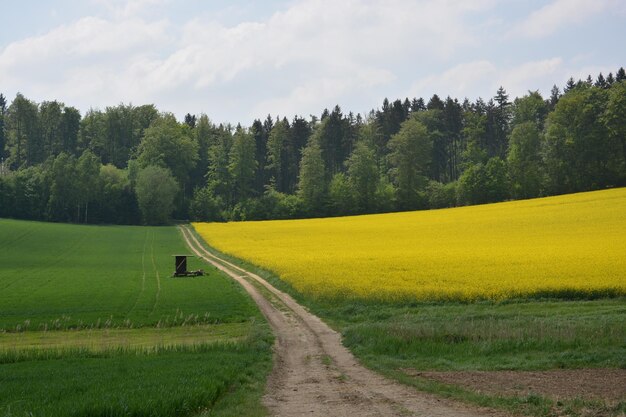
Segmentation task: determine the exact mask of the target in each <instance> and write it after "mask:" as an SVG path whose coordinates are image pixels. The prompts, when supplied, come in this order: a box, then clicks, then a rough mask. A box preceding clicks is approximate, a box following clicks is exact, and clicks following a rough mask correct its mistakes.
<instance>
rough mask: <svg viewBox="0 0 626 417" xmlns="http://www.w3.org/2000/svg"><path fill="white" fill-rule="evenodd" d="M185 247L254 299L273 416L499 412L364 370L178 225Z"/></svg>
mask: <svg viewBox="0 0 626 417" xmlns="http://www.w3.org/2000/svg"><path fill="white" fill-rule="evenodd" d="M181 231H182V233H183V236H184V238H185V240H186V242H187V244H188V245H189V247H190V248H191V250H192V251H193V252H194V253H195V254H196V255H197V256H199V257H201V258H203V259H205V260H206V261H207V262H209V263H211V264H212V265H214V266H215V267H217V268H218V269H220V270H222V271H223V272H225V273H226V274H228V275H229V276H230V277H232V278H233V279H234V280H236V281H237V282H239V283H240V284H241V285H242V286H243V288H244V289H245V290H246V291H247V292H248V293H249V294H250V296H251V297H252V298H253V299H254V301H255V302H256V303H257V305H258V306H259V308H260V309H261V312H262V313H263V314H264V315H265V317H266V318H267V320H268V322H269V323H270V325H271V327H272V330H273V332H274V334H275V336H276V345H275V364H274V369H273V371H272V374H271V375H270V378H269V380H268V385H267V392H266V394H265V397H264V403H265V404H266V406H267V407H268V408H269V410H270V412H271V413H272V414H273V415H275V416H281V417H282V416H284V417H295V416H349V417H369V416H458V417H470V416H472V417H478V416H496V415H503V414H500V413H496V412H494V411H491V410H486V409H479V408H473V407H469V406H467V405H464V404H459V403H455V402H452V401H448V400H445V399H440V398H437V397H436V396H433V395H430V394H425V393H421V392H419V391H416V390H415V389H412V388H410V387H407V386H404V385H401V384H399V383H397V382H395V381H392V380H389V379H387V378H385V377H383V376H381V375H378V374H376V373H374V372H372V371H370V370H369V369H366V368H365V367H363V366H362V365H360V364H359V363H358V361H357V360H356V359H355V358H354V356H353V355H352V354H351V353H350V352H349V351H348V349H346V348H345V347H344V346H343V345H342V344H341V336H340V335H339V333H337V332H336V331H334V330H332V329H331V328H330V327H328V326H327V325H326V324H325V323H324V322H322V321H321V320H320V319H319V318H318V317H317V316H315V315H313V314H311V313H309V312H308V311H307V310H306V309H305V308H304V307H302V306H301V305H300V304H298V303H297V302H296V301H294V299H293V298H292V297H291V296H289V295H288V294H286V293H284V292H282V291H280V290H277V289H276V288H274V287H273V286H272V285H270V284H269V283H268V282H266V281H265V280H264V279H262V278H261V277H259V276H258V275H256V274H253V273H251V272H249V271H246V270H244V269H242V268H240V267H238V266H236V265H234V264H232V263H230V262H227V261H226V260H224V259H221V258H219V257H217V256H215V255H213V254H211V253H210V252H209V251H207V250H206V249H204V247H203V246H202V245H201V244H200V242H199V241H198V239H197V238H196V236H195V235H194V234H193V233H192V232H191V231H190V229H188V228H187V227H181Z"/></svg>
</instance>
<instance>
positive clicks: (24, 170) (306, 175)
mask: <svg viewBox="0 0 626 417" xmlns="http://www.w3.org/2000/svg"><path fill="white" fill-rule="evenodd" d="M624 185H626V74H625V72H624V69H623V68H620V69H619V70H618V71H617V72H616V75H615V76H614V75H613V74H612V73H611V74H609V75H608V76H606V77H604V76H603V75H602V74H599V75H598V76H597V78H595V80H594V79H593V78H592V77H591V76H589V77H588V78H587V79H586V80H579V81H577V82H576V81H575V80H574V79H572V78H570V80H569V81H568V82H567V84H566V85H565V86H563V88H562V91H561V89H559V88H558V87H557V86H554V87H553V89H552V92H551V95H550V97H547V98H544V97H542V96H541V95H540V94H539V93H538V92H536V91H529V92H528V94H527V95H525V96H523V97H519V98H515V99H510V98H509V96H508V95H507V93H506V91H505V90H504V88H502V87H501V88H500V89H499V90H498V91H497V92H496V94H495V96H494V97H493V98H492V99H490V100H488V101H484V100H483V99H478V100H476V101H475V102H470V101H469V100H467V99H465V100H464V101H463V102H459V101H458V100H457V99H453V98H450V97H447V98H446V99H441V98H440V97H438V96H437V95H434V96H432V97H431V98H430V99H429V100H428V101H425V100H424V99H422V98H416V99H413V100H409V99H405V100H396V101H393V102H390V101H388V100H387V99H385V100H384V102H383V103H382V107H381V108H380V109H377V110H372V111H371V112H370V113H369V114H367V115H360V114H357V115H354V114H352V113H348V114H344V113H343V112H342V110H341V109H340V108H339V107H338V106H337V107H335V108H333V109H332V110H328V109H327V110H324V111H323V112H322V114H321V116H320V117H319V118H318V117H316V116H310V117H309V118H308V119H307V118H304V117H300V116H296V117H294V118H293V119H291V120H288V119H287V118H285V117H271V116H267V118H265V119H264V120H255V121H254V122H253V123H252V126H250V127H243V126H241V125H237V126H232V125H224V124H220V125H216V124H214V123H213V122H211V120H210V119H209V117H208V116H207V115H204V114H202V115H199V116H195V115H192V114H187V116H186V117H185V118H184V121H180V122H179V121H177V120H176V118H175V117H174V116H173V115H172V114H168V113H160V112H159V111H158V110H157V108H156V107H155V106H154V105H143V106H138V107H136V106H132V105H119V106H115V107H107V108H106V109H105V110H93V109H92V110H89V111H88V112H87V113H86V114H85V115H81V114H80V112H79V111H78V110H77V109H76V108H74V107H70V106H66V105H65V104H63V103H59V102H57V101H46V102H43V103H35V102H33V101H31V100H29V99H27V98H26V97H24V96H23V95H22V94H17V96H16V97H15V98H14V99H13V101H12V102H11V103H10V104H9V103H8V102H7V100H6V98H5V97H4V96H3V95H2V94H0V217H13V218H20V219H33V220H48V221H62V222H76V223H119V224H138V223H147V224H162V223H167V222H168V221H170V219H171V218H172V217H174V218H177V219H192V220H203V221H230V220H253V219H285V218H296V217H313V216H315V217H318V216H338V215H347V214H361V213H377V212H387V211H398V210H417V209H428V208H441V207H451V206H457V205H468V204H481V203H488V202H496V201H503V200H509V199H522V198H532V197H538V196H546V195H555V194H562V193H571V192H577V191H587V190H594V189H600V188H606V187H615V186H624Z"/></svg>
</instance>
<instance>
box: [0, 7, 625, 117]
mask: <svg viewBox="0 0 626 417" xmlns="http://www.w3.org/2000/svg"><path fill="white" fill-rule="evenodd" d="M0 26H1V27H2V31H0V92H2V93H4V94H5V95H6V96H7V97H8V98H9V99H12V98H13V97H14V96H15V94H16V93H17V92H18V91H19V92H22V93H23V94H24V95H26V96H27V97H28V98H30V99H32V100H35V101H38V102H41V101H44V100H54V99H56V100H59V101H63V102H65V103H66V104H67V105H72V106H76V107H78V108H79V109H80V110H81V111H82V112H83V113H84V112H85V111H87V110H88V109H89V108H90V107H94V108H105V107H106V106H109V105H116V104H118V103H121V102H123V103H132V104H136V105H139V104H145V103H154V104H156V105H157V107H158V108H159V109H160V110H162V111H169V112H173V113H175V114H176V115H177V116H178V117H182V116H183V115H184V114H185V113H187V112H190V113H195V114H199V113H206V114H208V116H209V117H210V118H211V119H212V120H214V121H216V122H232V123H237V122H241V123H242V124H245V125H249V124H250V123H251V122H252V120H253V119H254V118H264V117H265V116H266V115H267V114H272V115H274V116H275V115H281V116H283V115H285V116H288V117H292V116H293V115H295V114H298V115H303V116H305V117H307V116H308V115H310V114H317V115H319V113H320V112H321V111H322V109H324V108H325V107H328V108H330V107H333V106H334V105H335V104H339V105H340V106H341V107H342V108H343V109H344V110H345V111H346V112H347V111H353V112H355V113H357V112H361V113H364V112H367V111H369V110H370V109H372V108H376V107H379V106H380V104H381V102H382V100H383V98H385V97H389V98H398V97H402V98H403V97H409V98H412V97H420V96H421V97H424V98H426V99H427V98H428V97H430V96H431V95H432V94H433V93H437V94H439V95H441V96H444V97H445V96H447V95H451V96H452V97H458V98H459V99H462V98H464V97H468V98H469V99H470V100H474V99H476V98H478V97H483V98H489V97H491V96H492V95H493V94H494V93H495V91H496V89H497V88H498V86H500V85H503V86H504V88H505V89H507V91H508V92H509V93H510V94H511V96H518V95H523V94H524V93H525V92H526V91H527V90H539V91H540V92H541V93H543V94H544V95H545V94H548V92H549V90H550V88H551V87H552V85H553V84H557V85H559V86H562V85H563V84H564V83H565V81H566V80H567V78H569V77H570V76H574V77H576V78H585V77H586V76H587V74H589V73H591V74H593V75H594V76H595V75H596V74H597V73H598V72H603V73H604V74H605V75H606V74H607V73H608V72H610V71H612V72H615V70H617V69H618V68H619V67H620V66H626V48H624V39H626V1H623V0H544V1H540V0H530V1H524V0H411V1H408V0H342V1H336V0H306V1H304V0H301V1H296V0H293V1H278V0H272V1H263V2H261V1H257V2H249V1H248V2H245V1H225V0H224V1H201V0H182V1H180V0H179V1H173V0H132V1H131V0H83V1H79V0H61V1H54V2H52V1H35V0H21V1H20V2H10V3H9V5H4V6H3V10H2V14H1V15H0Z"/></svg>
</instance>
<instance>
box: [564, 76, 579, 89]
mask: <svg viewBox="0 0 626 417" xmlns="http://www.w3.org/2000/svg"><path fill="white" fill-rule="evenodd" d="M574 87H576V81H574V77H570V78H569V80H567V83H566V84H565V87H564V88H563V92H564V93H567V92H568V91H570V90H572V89H573V88H574Z"/></svg>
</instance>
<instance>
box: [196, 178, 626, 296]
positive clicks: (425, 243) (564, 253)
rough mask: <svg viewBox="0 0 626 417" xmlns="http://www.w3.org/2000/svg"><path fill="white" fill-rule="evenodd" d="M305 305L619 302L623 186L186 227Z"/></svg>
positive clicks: (625, 265)
mask: <svg viewBox="0 0 626 417" xmlns="http://www.w3.org/2000/svg"><path fill="white" fill-rule="evenodd" d="M194 227H195V228H196V230H197V231H198V233H199V234H200V235H201V236H202V237H203V238H204V239H205V240H206V241H207V242H208V243H209V244H210V245H211V246H213V247H215V248H216V249H218V250H220V251H222V252H224V253H227V254H231V255H234V256H236V257H239V258H242V259H245V260H247V261H249V262H252V263H254V264H256V265H259V266H261V267H263V268H265V269H268V270H271V271H273V272H274V273H276V274H277V275H279V276H280V277H281V278H282V279H283V280H285V281H287V282H288V283H290V284H291V285H292V286H293V287H294V288H295V289H296V290H298V291H300V292H302V293H304V294H305V295H307V296H312V297H316V298H318V297H323V298H328V297H330V298H333V297H355V298H365V299H383V300H407V299H414V300H476V299H505V298H513V297H520V296H522V297H523V296H533V295H541V294H555V293H560V294H562V295H570V296H575V295H580V294H586V295H592V294H596V295H597V294H603V293H613V294H615V293H618V294H626V188H621V189H612V190H604V191H596V192H588V193H579V194H571V195H565V196H558V197H548V198H540V199H534V200H525V201H514V202H506V203H498V204H489V205H482V206H473V207H462V208H454V209H444V210H431V211H416V212H405V213H390V214H379V215H367V216H353V217H338V218H327V219H308V220H284V221H261V222H240V223H226V224H223V223H195V224H194Z"/></svg>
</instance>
